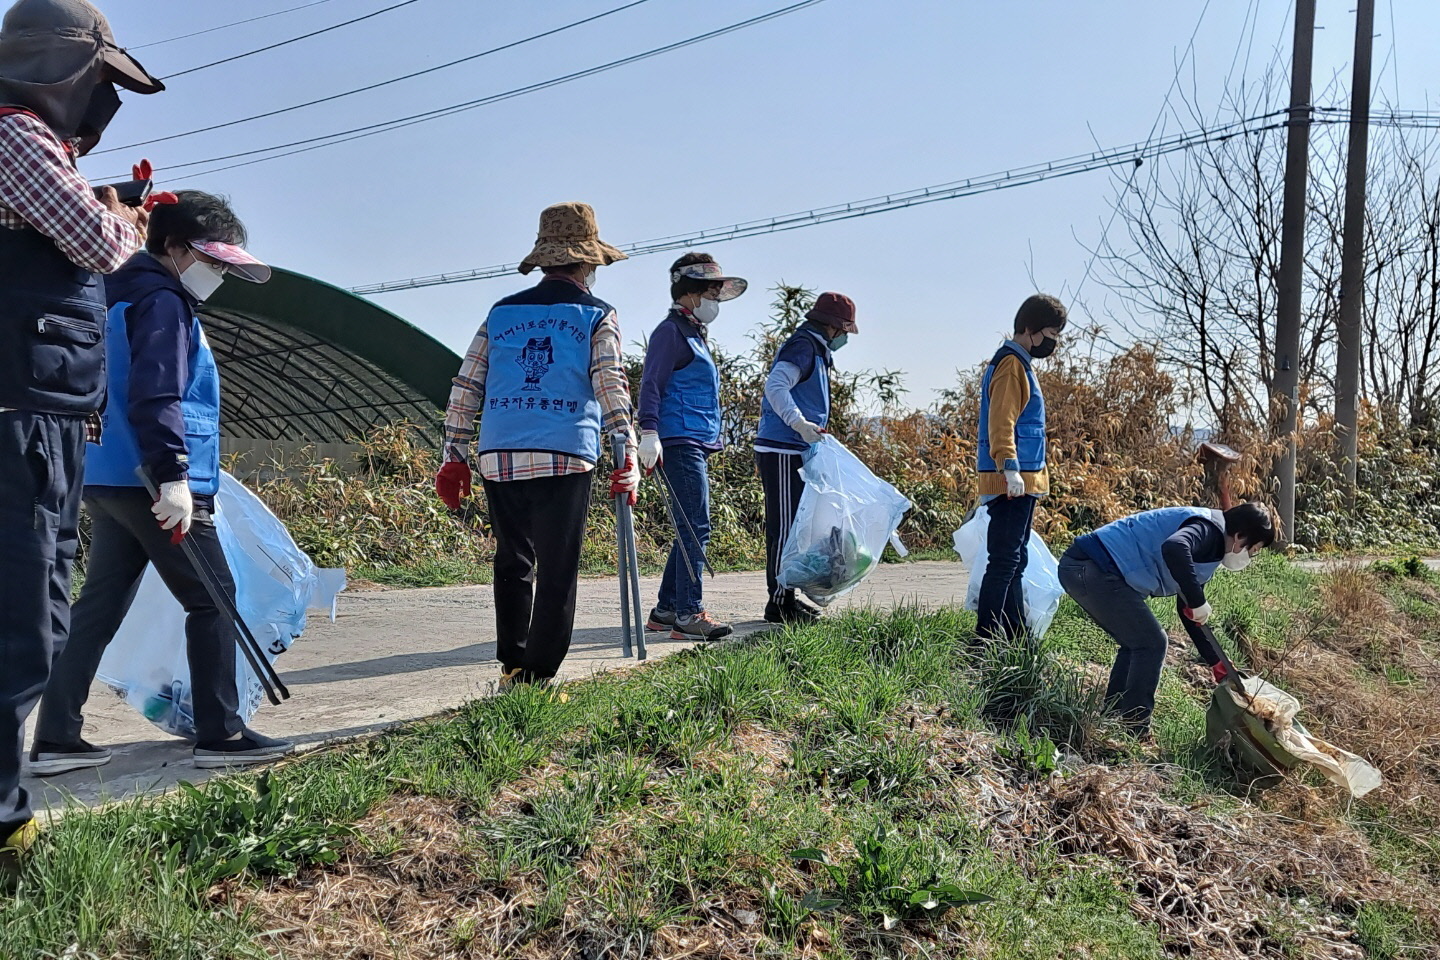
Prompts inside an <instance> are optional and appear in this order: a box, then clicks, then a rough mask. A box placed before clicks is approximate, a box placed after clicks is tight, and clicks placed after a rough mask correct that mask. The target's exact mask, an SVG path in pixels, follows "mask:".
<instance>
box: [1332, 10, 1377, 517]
mask: <svg viewBox="0 0 1440 960" xmlns="http://www.w3.org/2000/svg"><path fill="white" fill-rule="evenodd" d="M1358 7H1359V8H1358V9H1357V10H1356V11H1355V68H1354V75H1353V76H1352V77H1351V79H1350V156H1349V159H1348V161H1347V165H1346V168H1345V238H1344V243H1343V246H1342V248H1341V252H1340V342H1339V346H1338V348H1337V351H1336V357H1335V439H1336V441H1337V442H1338V447H1339V449H1338V451H1337V452H1338V453H1339V455H1340V466H1341V469H1343V470H1344V471H1345V487H1346V490H1347V492H1348V493H1349V495H1350V496H1351V497H1353V496H1354V495H1355V467H1356V464H1357V461H1358V460H1359V456H1360V449H1359V446H1360V443H1359V442H1360V437H1359V433H1358V427H1359V420H1360V316H1361V314H1362V313H1363V311H1364V308H1365V170H1366V165H1367V154H1368V151H1369V148H1370V57H1371V51H1372V50H1373V49H1374V46H1375V0H1359V4H1358Z"/></svg>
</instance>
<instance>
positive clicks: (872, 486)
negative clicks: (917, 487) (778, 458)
mask: <svg viewBox="0 0 1440 960" xmlns="http://www.w3.org/2000/svg"><path fill="white" fill-rule="evenodd" d="M801 456H802V457H803V460H804V462H803V464H802V465H801V467H800V477H801V478H802V479H803V480H804V481H805V492H804V493H803V494H802V495H801V497H800V506H799V508H798V509H797V510H796V512H795V521H794V523H792V524H791V525H790V535H789V538H788V539H787V540H786V541H785V550H784V552H783V553H782V554H781V555H780V574H779V577H778V579H779V581H780V586H782V587H784V588H785V589H787V590H800V591H802V592H803V593H804V594H805V596H807V597H809V598H810V599H811V600H813V601H814V602H815V603H818V604H819V605H821V606H822V607H823V606H825V605H826V604H828V603H830V602H831V601H832V600H834V599H835V598H836V597H840V596H843V595H844V594H846V593H849V592H850V591H851V590H854V589H855V587H856V586H858V585H859V583H860V581H861V580H864V579H865V577H866V576H867V575H868V574H869V573H870V571H871V570H874V569H875V566H876V564H878V563H879V562H880V555H881V554H882V553H884V551H885V544H886V543H887V542H888V543H890V544H891V545H892V546H894V547H895V550H896V552H898V553H899V554H900V556H902V557H903V556H905V554H906V553H907V552H908V551H906V549H905V546H904V544H902V543H901V542H900V538H899V536H897V535H896V532H895V531H896V530H897V529H898V528H899V526H900V521H901V520H903V519H904V518H905V511H906V510H909V509H910V501H909V500H907V499H905V497H904V496H902V495H901V493H900V491H899V490H896V489H895V488H894V487H892V486H891V485H890V484H888V483H886V482H885V481H884V480H881V479H880V478H879V477H877V476H875V474H873V473H871V472H870V469H869V468H868V467H866V466H865V464H863V463H861V462H860V460H859V458H857V457H856V456H855V455H854V454H853V453H851V452H850V451H849V450H847V449H845V446H844V444H842V443H841V442H840V441H839V440H836V439H835V438H834V437H832V436H830V435H828V434H827V435H825V436H823V437H821V438H820V442H819V443H816V444H813V445H812V446H811V447H810V449H809V450H807V451H806V452H805V453H804V454H802V455H801Z"/></svg>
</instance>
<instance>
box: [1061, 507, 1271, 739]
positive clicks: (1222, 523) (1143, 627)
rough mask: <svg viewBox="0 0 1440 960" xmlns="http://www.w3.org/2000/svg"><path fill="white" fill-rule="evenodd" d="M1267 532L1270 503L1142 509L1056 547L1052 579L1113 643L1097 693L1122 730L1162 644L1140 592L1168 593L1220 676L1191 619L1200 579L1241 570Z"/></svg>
mask: <svg viewBox="0 0 1440 960" xmlns="http://www.w3.org/2000/svg"><path fill="white" fill-rule="evenodd" d="M1274 542H1275V521H1274V518H1273V517H1272V516H1271V514H1270V511H1269V510H1268V509H1266V508H1265V507H1263V506H1261V505H1260V504H1258V503H1242V504H1238V505H1237V506H1233V507H1231V508H1230V509H1229V510H1225V511H1223V512H1222V511H1219V510H1210V509H1206V508H1204V507H1163V508H1161V509H1159V510H1146V511H1145V512H1144V513H1137V514H1135V515H1133V516H1129V517H1124V518H1123V519H1120V520H1116V521H1115V522H1114V523H1110V524H1106V525H1105V526H1103V527H1101V528H1100V529H1099V530H1096V531H1094V532H1093V533H1087V534H1085V535H1084V536H1081V537H1077V538H1076V539H1075V542H1074V543H1073V544H1071V545H1070V549H1068V550H1066V551H1065V554H1064V556H1062V557H1061V558H1060V585H1061V586H1063V587H1064V588H1065V592H1066V593H1068V594H1069V595H1070V596H1071V597H1072V598H1074V600H1075V602H1076V603H1078V604H1079V605H1080V608H1081V609H1082V610H1084V611H1085V612H1086V613H1087V614H1089V615H1090V618H1091V619H1092V620H1094V621H1095V622H1096V623H1098V624H1099V625H1100V627H1101V628H1102V629H1103V630H1104V631H1105V632H1106V633H1108V634H1110V636H1111V638H1113V639H1114V641H1115V643H1116V644H1117V645H1118V646H1119V651H1118V652H1117V653H1116V655H1115V664H1114V666H1113V667H1112V668H1111V670H1110V683H1109V686H1108V687H1107V688H1106V690H1105V702H1106V707H1107V709H1108V711H1109V712H1110V713H1111V714H1112V715H1113V716H1116V717H1119V718H1120V719H1121V720H1122V721H1123V722H1124V723H1125V724H1126V726H1127V727H1129V728H1130V730H1131V732H1132V733H1135V734H1136V735H1138V736H1143V735H1145V734H1146V733H1147V732H1148V731H1149V729H1150V714H1151V713H1152V712H1153V711H1154V709H1155V691H1156V689H1157V688H1158V687H1159V686H1160V668H1161V667H1162V666H1164V664H1165V650H1166V647H1167V646H1168V645H1169V641H1168V639H1167V638H1166V636H1165V630H1164V628H1162V627H1161V626H1160V621H1159V620H1157V619H1155V614H1154V612H1153V611H1152V610H1151V609H1150V607H1149V605H1148V604H1147V603H1146V602H1145V600H1146V598H1148V597H1175V598H1176V601H1175V605H1176V608H1177V609H1178V611H1179V612H1180V622H1181V623H1183V624H1184V625H1185V630H1186V632H1187V633H1188V634H1189V635H1190V639H1191V641H1192V642H1193V643H1194V644H1195V648H1196V649H1197V650H1198V651H1199V653H1200V656H1201V658H1202V659H1203V660H1204V661H1205V662H1206V663H1207V664H1209V665H1210V669H1211V671H1212V672H1213V673H1214V675H1215V680H1216V682H1217V683H1218V682H1219V681H1221V680H1223V679H1224V678H1225V665H1224V663H1223V662H1222V660H1221V656H1220V651H1219V650H1217V649H1216V648H1215V645H1214V643H1213V642H1212V640H1211V638H1210V637H1209V636H1207V633H1206V631H1204V630H1201V629H1200V628H1201V627H1202V626H1203V625H1204V624H1205V623H1206V622H1207V621H1208V620H1209V619H1210V617H1211V615H1212V612H1211V609H1210V602H1209V601H1208V600H1206V599H1205V584H1207V583H1209V582H1210V578H1211V577H1213V576H1214V575H1215V571H1217V570H1218V569H1220V567H1222V566H1223V567H1224V568H1225V569H1227V570H1233V571H1237V572H1238V571H1240V570H1244V569H1245V568H1246V567H1247V566H1249V564H1250V560H1251V558H1252V557H1254V556H1255V554H1257V553H1259V552H1260V551H1261V550H1263V549H1264V548H1265V547H1268V546H1270V545H1271V544H1272V543H1274Z"/></svg>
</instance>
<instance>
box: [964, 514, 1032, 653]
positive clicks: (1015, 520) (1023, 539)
mask: <svg viewBox="0 0 1440 960" xmlns="http://www.w3.org/2000/svg"><path fill="white" fill-rule="evenodd" d="M981 509H982V510H988V511H990V528H989V532H988V534H987V539H986V542H985V546H986V549H987V550H988V551H989V553H990V562H989V563H988V564H987V565H986V567H985V576H984V578H982V579H981V581H980V611H979V623H978V625H977V627H976V633H977V634H978V635H979V636H980V637H981V638H982V639H984V640H1008V639H1014V638H1015V637H1017V636H1019V635H1020V634H1021V633H1022V632H1024V630H1025V591H1024V578H1025V564H1026V561H1027V559H1028V557H1029V554H1028V552H1027V550H1028V547H1029V544H1030V523H1031V521H1032V520H1034V518H1035V498H1034V497H1013V498H1012V497H996V498H995V499H994V500H991V501H990V502H989V503H987V504H985V506H983V507H981Z"/></svg>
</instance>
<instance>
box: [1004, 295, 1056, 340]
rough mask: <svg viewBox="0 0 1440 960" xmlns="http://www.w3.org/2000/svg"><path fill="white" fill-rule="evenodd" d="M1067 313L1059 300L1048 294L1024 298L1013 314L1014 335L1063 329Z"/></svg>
mask: <svg viewBox="0 0 1440 960" xmlns="http://www.w3.org/2000/svg"><path fill="white" fill-rule="evenodd" d="M1068 319H1069V313H1068V312H1067V311H1066V309H1065V304H1063V303H1061V302H1060V298H1058V297H1052V296H1050V294H1048V293H1036V294H1033V295H1031V296H1028V297H1026V298H1025V302H1024V303H1022V304H1020V309H1019V310H1017V311H1016V312H1015V332H1016V333H1039V332H1040V331H1041V330H1044V329H1045V328H1046V327H1055V328H1056V329H1063V328H1064V327H1065V321H1066V320H1068Z"/></svg>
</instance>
